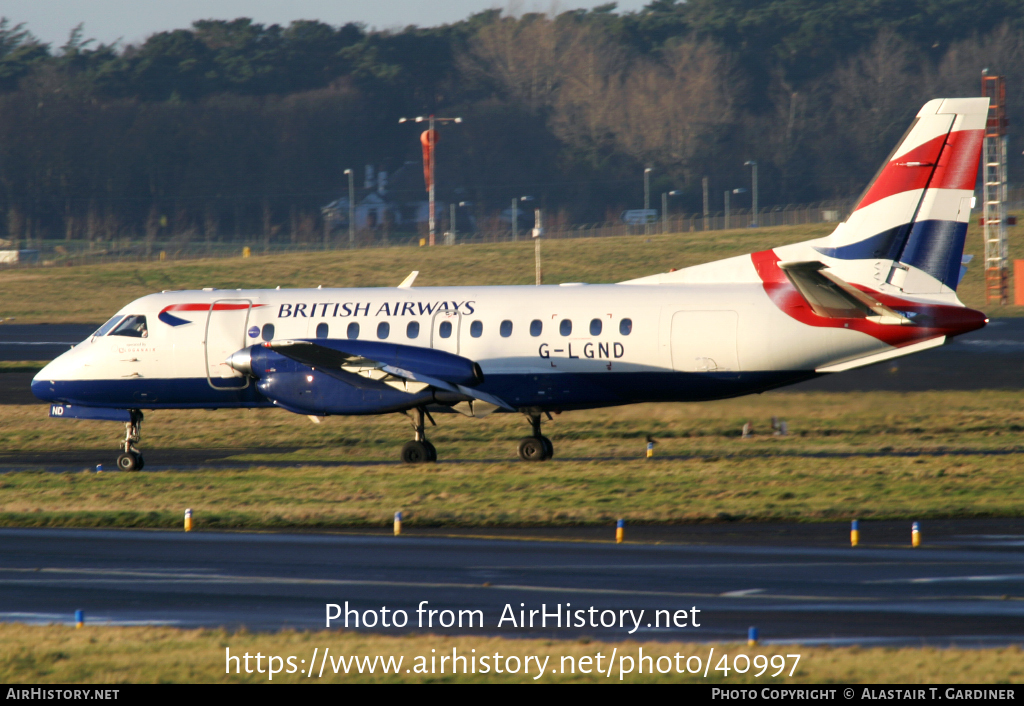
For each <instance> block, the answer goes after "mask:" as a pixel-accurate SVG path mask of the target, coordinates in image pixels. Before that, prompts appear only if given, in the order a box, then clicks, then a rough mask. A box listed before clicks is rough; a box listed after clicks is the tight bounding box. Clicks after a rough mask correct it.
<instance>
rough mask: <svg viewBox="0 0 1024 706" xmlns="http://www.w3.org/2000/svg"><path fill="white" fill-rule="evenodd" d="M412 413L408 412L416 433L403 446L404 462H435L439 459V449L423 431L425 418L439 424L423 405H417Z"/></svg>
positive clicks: (435, 424)
mask: <svg viewBox="0 0 1024 706" xmlns="http://www.w3.org/2000/svg"><path fill="white" fill-rule="evenodd" d="M411 411H412V414H409V412H406V413H405V414H407V415H408V416H409V417H410V419H411V420H412V428H413V431H414V433H415V438H414V439H413V440H412V441H409V442H407V443H406V444H405V445H404V446H403V447H402V462H403V463H434V462H436V461H437V449H435V448H434V445H433V444H431V443H430V442H429V441H427V435H426V434H425V433H424V431H423V418H424V417H426V418H427V419H429V420H430V423H431V424H433V425H434V426H437V422H435V421H434V418H433V417H431V416H430V413H429V412H427V410H425V409H424V408H423V407H417V408H416V409H414V410H411Z"/></svg>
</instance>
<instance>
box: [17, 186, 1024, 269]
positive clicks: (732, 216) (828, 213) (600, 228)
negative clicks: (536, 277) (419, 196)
mask: <svg viewBox="0 0 1024 706" xmlns="http://www.w3.org/2000/svg"><path fill="white" fill-rule="evenodd" d="M852 205H853V201H852V200H851V199H844V200H837V201H821V202H818V203H813V204H789V205H786V206H775V207H772V208H764V209H761V210H759V211H758V213H757V217H756V219H755V217H754V214H753V213H752V212H751V211H749V210H742V209H737V210H735V211H732V212H730V213H729V214H726V213H724V212H722V211H719V212H717V213H714V214H710V215H709V216H708V217H706V218H705V217H704V216H703V215H701V214H678V215H674V216H670V217H669V218H668V219H667V228H666V227H665V226H666V224H665V223H664V222H663V221H662V219H660V218H659V219H658V220H656V221H654V222H651V223H648V224H642V225H627V224H624V223H589V224H582V225H573V226H567V227H561V228H558V227H553V228H545V230H544V235H543V237H544V238H545V239H548V240H551V239H564V238H607V237H620V236H637V235H660V234H662V233H693V232H710V231H721V230H733V229H745V228H751V227H754V226H755V225H756V226H759V227H772V226H787V225H802V224H808V223H832V222H836V223H838V222H839V221H842V220H844V219H845V218H846V216H847V215H849V211H850V209H851V208H852ZM1008 207H1009V208H1010V209H1011V210H1022V209H1024V186H1015V187H1012V188H1011V189H1010V190H1009V203H1008ZM356 236H357V238H356V242H355V249H367V248H382V247H409V246H413V247H414V246H418V245H419V244H420V239H421V238H422V237H423V235H422V234H421V233H397V234H396V233H393V232H392V233H384V232H380V231H361V232H359V233H357V234H356ZM513 239H514V235H513V233H512V231H511V229H505V230H495V231H476V232H471V233H457V234H456V237H455V239H454V240H455V242H456V243H460V244H461V243H502V242H510V241H512V240H513ZM515 239H517V240H520V241H527V240H530V239H531V236H530V231H529V229H525V228H524V229H522V230H521V232H520V233H518V238H515ZM437 242H438V243H445V242H451V240H450V239H446V238H445V234H443V233H438V235H437ZM345 249H349V242H348V232H347V231H335V232H334V233H332V234H330V236H329V237H328V238H327V239H326V242H324V241H323V240H321V241H319V242H308V243H275V242H270V243H267V242H266V240H265V239H264V238H263V237H262V236H253V237H251V238H249V239H243V240H236V241H233V242H187V243H181V242H175V241H174V240H173V239H171V240H168V241H162V242H161V241H152V240H150V241H146V240H114V241H93V242H85V241H79V240H52V241H30V242H28V243H25V245H24V247H23V248H21V249H13V248H12V249H11V250H6V251H4V250H0V269H9V268H16V267H55V266H58V267H59V266H73V265H83V264H102V263H134V262H151V261H156V260H197V259H205V258H227V257H240V256H243V253H244V252H248V253H251V254H252V255H253V256H259V255H274V254H282V253H301V252H322V251H324V250H345Z"/></svg>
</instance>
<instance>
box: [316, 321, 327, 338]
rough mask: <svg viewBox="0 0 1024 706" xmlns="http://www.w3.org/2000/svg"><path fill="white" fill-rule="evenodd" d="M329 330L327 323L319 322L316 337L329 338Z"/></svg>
mask: <svg viewBox="0 0 1024 706" xmlns="http://www.w3.org/2000/svg"><path fill="white" fill-rule="evenodd" d="M327 331H328V329H327V324H317V325H316V337H317V338H327Z"/></svg>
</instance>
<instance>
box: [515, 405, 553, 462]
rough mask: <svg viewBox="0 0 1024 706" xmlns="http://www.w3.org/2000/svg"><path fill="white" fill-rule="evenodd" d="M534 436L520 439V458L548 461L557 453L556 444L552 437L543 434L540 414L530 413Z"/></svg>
mask: <svg viewBox="0 0 1024 706" xmlns="http://www.w3.org/2000/svg"><path fill="white" fill-rule="evenodd" d="M529 418H530V425H531V426H532V427H533V436H528V437H526V438H525V439H520V440H519V458H521V459H523V460H524V461H547V460H548V459H549V458H552V457H554V455H555V445H554V444H552V443H551V439H549V438H548V437H546V436H544V435H543V434H541V431H540V415H539V414H531V415H529Z"/></svg>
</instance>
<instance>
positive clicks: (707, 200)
mask: <svg viewBox="0 0 1024 706" xmlns="http://www.w3.org/2000/svg"><path fill="white" fill-rule="evenodd" d="M700 183H701V188H702V189H703V190H704V227H703V228H702V230H707V229H708V216H710V215H711V199H710V197H709V195H708V178H707V177H704V178H703V179H701V180H700Z"/></svg>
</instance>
